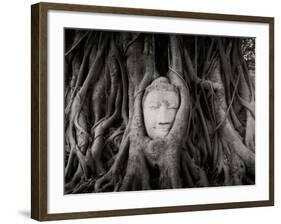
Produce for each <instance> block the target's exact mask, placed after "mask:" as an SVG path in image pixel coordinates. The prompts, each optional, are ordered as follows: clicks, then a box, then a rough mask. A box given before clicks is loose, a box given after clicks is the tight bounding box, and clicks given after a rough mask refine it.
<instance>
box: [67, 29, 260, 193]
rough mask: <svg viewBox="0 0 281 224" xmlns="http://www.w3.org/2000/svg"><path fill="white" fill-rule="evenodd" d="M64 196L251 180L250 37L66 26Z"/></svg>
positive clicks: (252, 62) (252, 88)
mask: <svg viewBox="0 0 281 224" xmlns="http://www.w3.org/2000/svg"><path fill="white" fill-rule="evenodd" d="M64 57H65V67H64V68H65V69H64V77H65V78H64V84H65V87H64V93H65V95H64V131H65V134H64V139H65V146H64V155H65V156H64V158H65V167H64V168H65V193H83V192H88V193H89V192H107V191H131V190H153V189H172V188H192V187H211V186H226V185H228V186H229V185H248V184H254V183H255V75H254V74H255V72H254V70H255V39H254V38H242V37H241V38H240V37H239V38H238V37H217V36H198V35H178V34H160V33H137V32H108V31H96V30H78V29H66V30H65V55H64Z"/></svg>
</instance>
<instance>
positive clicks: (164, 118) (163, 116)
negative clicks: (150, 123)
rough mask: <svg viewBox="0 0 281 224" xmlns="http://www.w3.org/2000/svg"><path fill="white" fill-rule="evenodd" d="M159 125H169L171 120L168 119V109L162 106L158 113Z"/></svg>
mask: <svg viewBox="0 0 281 224" xmlns="http://www.w3.org/2000/svg"><path fill="white" fill-rule="evenodd" d="M158 112H159V113H158V115H157V116H158V124H162V125H164V124H169V118H168V113H167V109H166V107H165V106H161V107H160V108H159V111H158Z"/></svg>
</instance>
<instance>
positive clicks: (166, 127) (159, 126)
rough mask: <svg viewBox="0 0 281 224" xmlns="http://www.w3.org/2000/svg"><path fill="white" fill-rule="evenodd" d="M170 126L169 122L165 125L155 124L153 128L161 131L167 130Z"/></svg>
mask: <svg viewBox="0 0 281 224" xmlns="http://www.w3.org/2000/svg"><path fill="white" fill-rule="evenodd" d="M170 128H171V125H170V124H165V125H157V126H156V127H155V129H157V130H159V131H161V132H168V131H169V130H170Z"/></svg>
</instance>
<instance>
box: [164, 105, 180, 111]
mask: <svg viewBox="0 0 281 224" xmlns="http://www.w3.org/2000/svg"><path fill="white" fill-rule="evenodd" d="M167 108H168V109H171V110H177V109H178V107H177V106H176V105H168V107H167Z"/></svg>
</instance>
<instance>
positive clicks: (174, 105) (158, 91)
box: [142, 77, 180, 139]
mask: <svg viewBox="0 0 281 224" xmlns="http://www.w3.org/2000/svg"><path fill="white" fill-rule="evenodd" d="M179 105H180V97H179V91H178V89H177V87H176V86H174V85H172V84H171V83H170V82H169V79H167V78H166V77H159V78H157V79H155V80H154V81H153V82H152V83H151V84H150V85H149V86H148V87H147V88H146V90H145V93H144V96H143V101H142V106H143V117H144V124H145V128H146V132H147V134H148V136H149V137H150V138H152V139H155V138H164V137H165V136H167V135H168V133H169V131H170V129H171V128H172V126H173V123H174V120H175V117H176V114H177V111H178V108H179Z"/></svg>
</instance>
